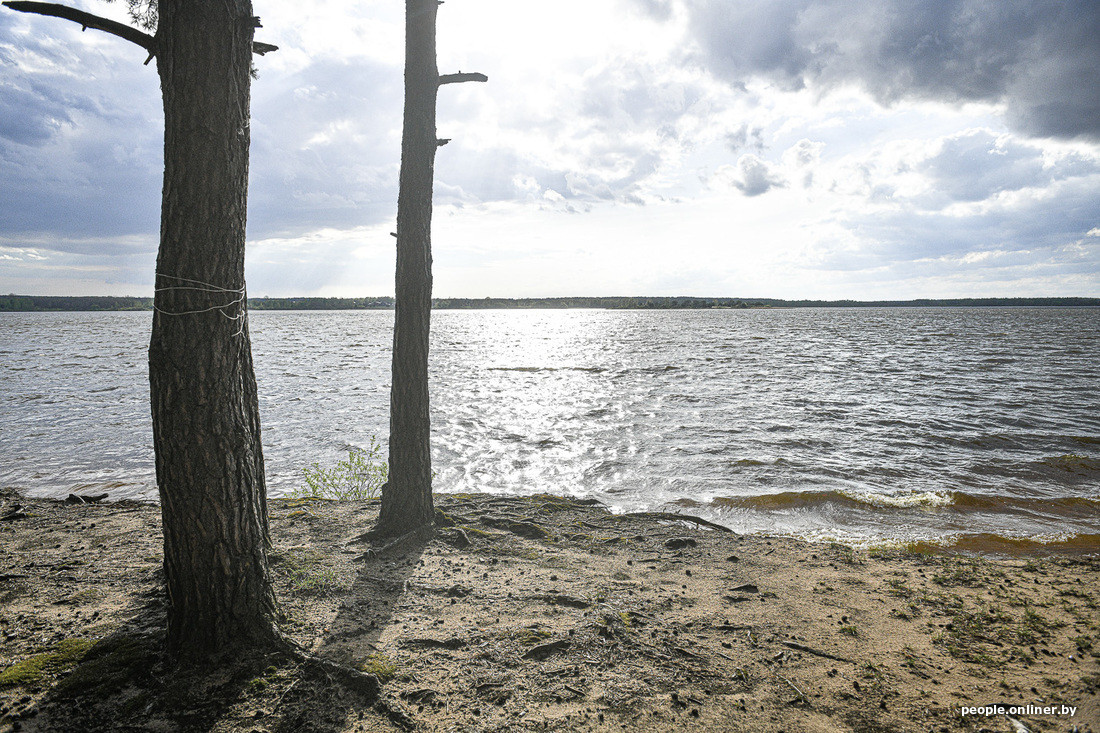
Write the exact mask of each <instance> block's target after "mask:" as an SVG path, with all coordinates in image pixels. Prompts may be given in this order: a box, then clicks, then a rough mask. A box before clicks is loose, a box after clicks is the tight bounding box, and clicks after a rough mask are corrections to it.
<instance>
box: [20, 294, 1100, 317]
mask: <svg viewBox="0 0 1100 733" xmlns="http://www.w3.org/2000/svg"><path fill="white" fill-rule="evenodd" d="M1021 306H1023V307H1044V308H1051V307H1054V308H1057V307H1062V308H1082V307H1085V308H1097V307H1100V298H1078V297H1068V298H942V299H929V298H921V299H917V300H783V299H779V298H700V297H689V296H683V297H645V296H639V297H565V298H435V299H433V300H432V308H434V309H436V310H497V309H565V308H589V309H599V310H701V309H710V308H717V309H754V308H1005V307H1021ZM248 307H249V308H250V309H251V310H392V309H393V307H394V301H393V298H392V297H390V296H378V297H365V298H305V297H302V298H295V297H291V298H268V297H263V298H249V300H248ZM152 309H153V299H152V298H140V297H130V296H94V295H0V313H3V312H39V311H148V310H152Z"/></svg>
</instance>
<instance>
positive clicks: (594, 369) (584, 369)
mask: <svg viewBox="0 0 1100 733" xmlns="http://www.w3.org/2000/svg"><path fill="white" fill-rule="evenodd" d="M486 368H487V369H488V370H489V371H491V372H525V373H529V374H537V373H539V372H587V373H588V374H603V373H604V372H606V371H608V370H607V368H605V367H535V366H530V367H486Z"/></svg>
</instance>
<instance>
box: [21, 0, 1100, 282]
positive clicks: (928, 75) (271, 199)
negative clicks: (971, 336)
mask: <svg viewBox="0 0 1100 733" xmlns="http://www.w3.org/2000/svg"><path fill="white" fill-rule="evenodd" d="M254 3H255V11H256V13H257V14H258V15H260V16H261V17H262V19H263V24H264V28H263V29H262V30H261V31H259V32H258V34H257V38H258V40H263V41H266V42H269V43H275V44H277V45H279V46H280V50H279V51H278V52H277V53H274V54H269V55H267V56H265V57H262V58H260V57H258V58H257V66H258V68H259V72H260V77H259V79H258V80H257V81H256V82H255V83H254V85H253V106H252V113H253V123H252V131H253V137H252V142H253V147H252V169H251V184H250V211H249V250H248V265H247V267H248V282H249V292H250V294H252V295H272V296H278V295H346V296H360V295H385V294H392V292H393V261H394V252H393V247H394V240H393V239H392V237H390V236H389V234H388V233H389V232H390V231H393V229H394V224H393V220H394V216H395V212H396V208H397V206H396V201H397V174H398V163H399V155H400V127H401V119H400V115H401V95H402V87H401V84H402V77H401V75H402V62H403V59H402V53H403V5H404V4H403V3H402V2H400V1H399V0H384V1H382V0H314V2H310V3H299V2H292V1H291V0H254ZM71 4H72V5H75V6H77V7H80V8H82V9H85V10H88V11H90V12H94V13H97V14H104V15H108V16H111V17H115V18H119V19H122V18H124V17H125V13H124V6H125V4H124V3H122V4H121V7H120V4H118V3H116V4H113V5H107V4H105V3H103V2H100V1H99V0H77V1H76V2H73V3H71ZM1097 38H1100V4H1098V3H1097V2H1095V0H998V2H988V0H879V1H878V2H872V3H868V2H866V0H858V1H857V0H769V1H763V0H598V1H596V2H593V0H556V2H552V3H546V2H534V1H533V0H450V1H449V2H447V3H446V4H445V5H443V6H442V7H441V8H440V13H439V67H440V71H441V72H443V73H447V72H454V71H459V70H461V71H480V72H483V73H485V74H488V76H489V83H488V84H462V85H450V86H446V87H443V88H442V89H441V90H440V103H439V118H438V129H439V134H440V136H441V137H447V138H451V139H452V142H451V144H450V145H448V146H446V147H444V148H441V149H440V150H439V154H438V157H437V163H436V195H435V205H436V208H435V219H434V237H433V246H434V256H435V293H436V294H437V295H439V296H444V297H446V296H454V297H460V296H469V297H482V296H499V297H522V296H564V295H700V296H741V297H754V296H756V297H780V298H802V297H812V298H856V299H875V298H918V297H964V296H975V297H981V296H1058V295H1088V296H1100V43H1098V42H1097ZM144 57H145V54H144V52H143V51H142V50H141V49H139V48H138V47H136V46H132V45H130V44H128V43H126V42H125V41H122V40H119V39H116V38H114V37H112V36H109V35H106V34H103V33H98V32H95V31H88V32H85V33H81V32H80V28H79V26H76V25H74V24H72V23H69V22H67V21H63V20H58V19H54V18H40V17H32V16H28V15H25V14H20V13H15V12H11V11H9V10H7V9H2V10H0V292H4V293H8V292H15V293H35V294H70V293H72V294H119V295H148V294H150V293H151V292H152V280H153V266H154V261H155V254H156V244H157V231H158V220H159V210H158V209H159V202H160V171H161V140H162V135H161V130H162V117H161V111H160V99H159V89H158V81H157V76H156V71H155V69H154V68H153V67H152V66H148V67H146V66H142V61H144Z"/></svg>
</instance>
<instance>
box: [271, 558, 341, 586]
mask: <svg viewBox="0 0 1100 733" xmlns="http://www.w3.org/2000/svg"><path fill="white" fill-rule="evenodd" d="M271 560H272V564H273V565H274V566H275V567H276V568H278V569H279V572H281V573H283V574H284V575H285V576H286V578H287V582H288V583H289V586H290V592H291V593H293V594H295V595H301V596H327V595H330V594H332V593H334V592H338V591H343V590H346V589H347V583H346V582H344V580H343V579H342V578H341V577H340V575H339V573H337V572H336V570H335V569H334V568H331V567H327V566H325V565H324V564H323V562H324V560H325V556H324V555H323V554H321V553H320V552H317V551H315V550H301V549H298V550H290V551H289V552H285V553H272V554H271Z"/></svg>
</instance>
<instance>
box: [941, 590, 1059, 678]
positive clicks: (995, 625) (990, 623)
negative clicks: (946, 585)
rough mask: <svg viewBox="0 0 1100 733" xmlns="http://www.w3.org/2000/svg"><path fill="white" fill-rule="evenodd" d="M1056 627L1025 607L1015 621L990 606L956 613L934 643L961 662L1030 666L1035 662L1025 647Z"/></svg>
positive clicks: (1048, 633) (995, 607) (1047, 634)
mask: <svg viewBox="0 0 1100 733" xmlns="http://www.w3.org/2000/svg"><path fill="white" fill-rule="evenodd" d="M1057 626H1058V624H1056V623H1054V622H1052V621H1050V620H1049V619H1047V618H1045V617H1043V616H1041V615H1039V614H1038V613H1036V612H1035V611H1033V610H1031V609H1030V608H1025V610H1024V613H1023V615H1022V616H1021V617H1020V618H1015V617H1013V616H1012V615H1010V614H1008V613H1005V612H1004V611H1002V610H1001V609H1000V608H999V607H997V606H994V605H991V606H988V607H986V608H984V609H981V608H979V609H976V610H973V611H969V610H959V611H958V612H956V613H955V614H954V616H953V617H952V619H951V623H950V624H948V625H947V629H946V631H945V633H943V634H942V635H940V636H939V637H938V638H937V639H935V640H934V641H936V642H937V643H940V644H942V645H943V646H944V648H945V649H946V650H947V652H948V653H949V654H951V656H953V657H955V658H956V659H961V660H962V661H964V662H971V663H974V664H982V665H985V666H994V665H997V664H1000V663H1002V662H1003V661H1021V662H1024V663H1025V664H1031V663H1032V662H1033V661H1035V660H1034V656H1033V655H1032V654H1030V653H1029V652H1028V651H1027V650H1026V649H1025V648H1024V647H1026V646H1027V645H1030V644H1034V643H1036V642H1037V641H1038V640H1039V639H1040V638H1043V637H1048V636H1050V631H1051V629H1053V628H1056V627H1057ZM998 649H1001V650H1004V651H998Z"/></svg>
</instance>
